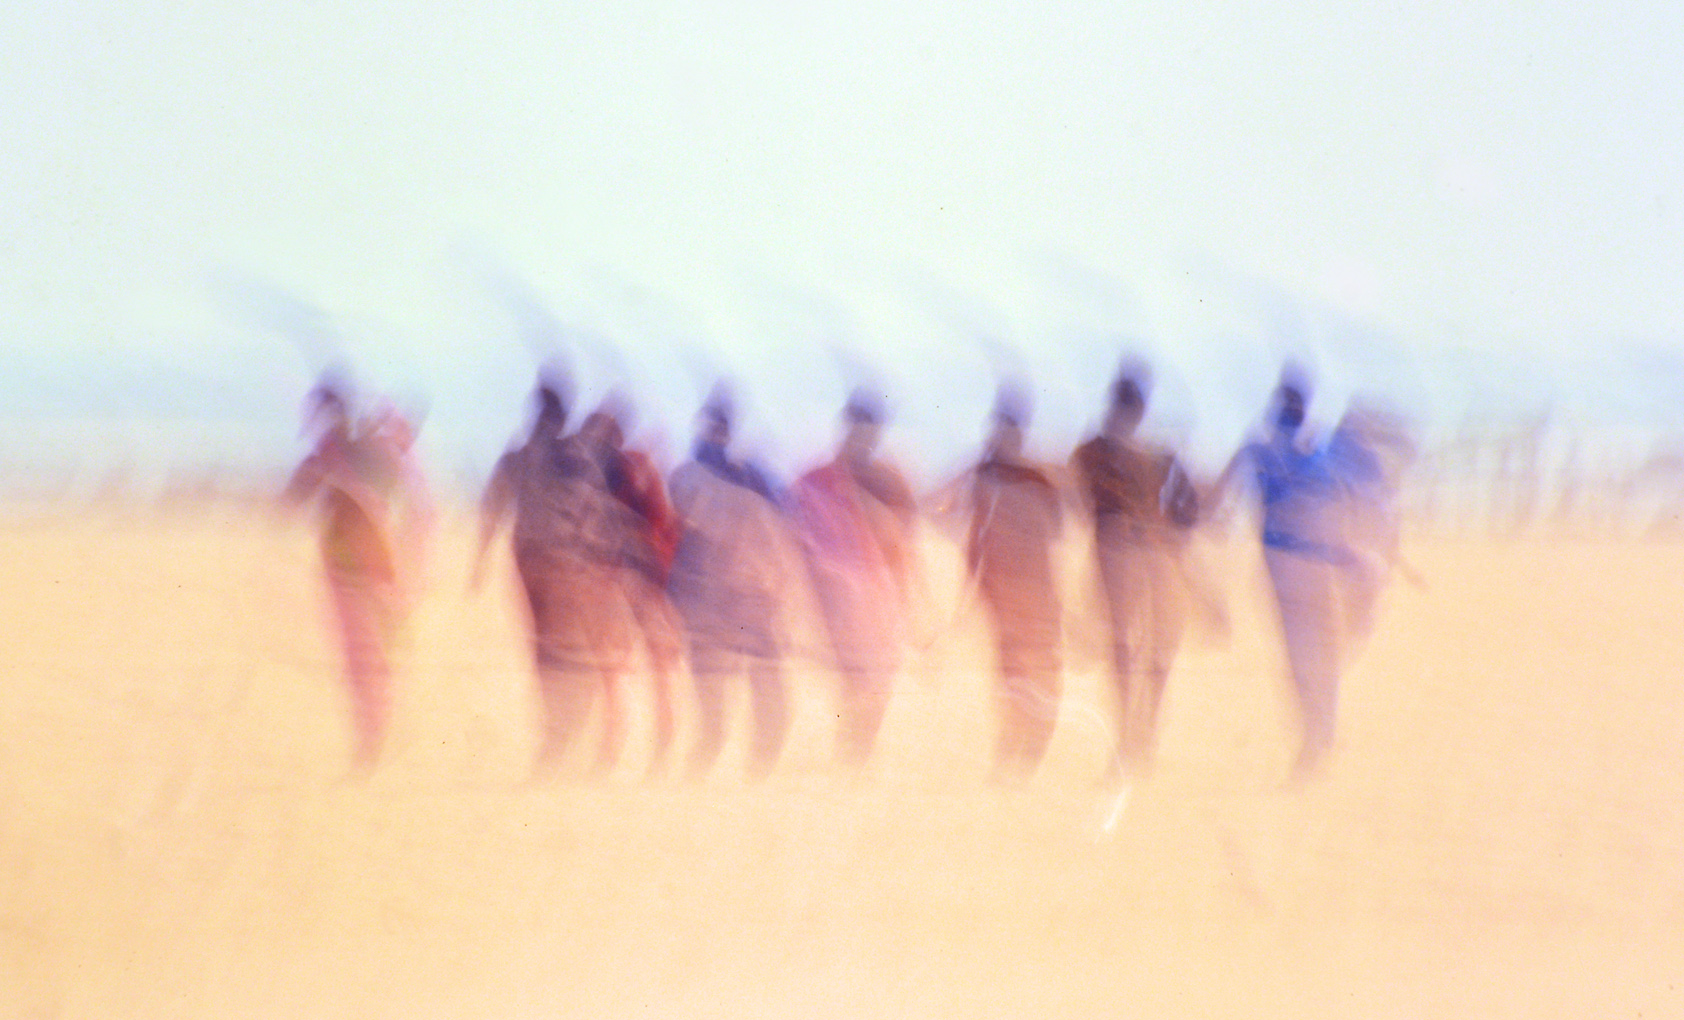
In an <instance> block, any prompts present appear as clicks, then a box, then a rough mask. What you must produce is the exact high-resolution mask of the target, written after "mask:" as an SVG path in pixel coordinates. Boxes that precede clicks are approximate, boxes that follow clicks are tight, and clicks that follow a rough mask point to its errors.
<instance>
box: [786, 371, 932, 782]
mask: <svg viewBox="0 0 1684 1020" xmlns="http://www.w3.org/2000/svg"><path fill="white" fill-rule="evenodd" d="M842 417H843V421H844V423H845V432H844V434H843V438H842V445H841V449H840V450H839V451H838V452H837V455H836V457H835V459H833V460H832V461H830V462H829V463H828V464H824V465H822V466H820V467H817V468H814V469H813V470H811V471H809V472H807V473H806V474H805V475H803V476H801V478H800V479H799V480H797V481H796V483H795V485H794V486H793V487H792V488H791V491H790V501H791V503H792V504H793V507H794V513H795V518H796V523H797V530H798V532H799V534H800V537H801V541H802V548H803V550H804V552H805V553H806V560H807V567H808V573H809V576H810V578H811V581H812V588H813V594H814V596H815V599H816V601H817V604H818V609H819V614H820V616H821V617H822V618H823V620H824V625H825V629H826V631H827V632H828V634H829V636H830V643H831V649H832V651H833V652H834V655H835V665H836V670H837V672H838V673H839V674H840V676H841V687H842V689H841V699H840V705H839V711H838V712H837V718H838V732H837V743H836V756H837V760H838V761H840V762H841V763H842V764H844V765H846V766H849V767H854V768H857V767H860V766H862V765H864V764H865V763H866V761H868V760H869V759H870V757H871V753H872V750H873V748H874V747H875V746H876V743H877V734H878V731H879V729H881V727H882V724H883V716H884V713H885V712H886V710H887V709H888V704H889V693H890V689H891V687H892V684H893V681H894V676H895V672H896V671H897V670H898V669H899V668H900V661H901V656H902V652H903V649H904V647H905V643H906V641H905V638H906V635H905V633H904V631H905V621H906V619H907V610H908V599H907V595H908V573H909V570H910V563H911V548H912V546H911V536H912V523H913V513H914V501H913V497H912V490H911V488H910V487H909V486H908V485H907V484H906V479H905V477H904V476H902V474H901V473H900V471H899V470H897V469H896V468H895V467H894V465H892V464H890V463H888V462H887V461H885V460H883V459H881V458H879V457H877V456H875V452H876V449H877V442H878V438H879V435H880V433H881V431H882V427H883V420H884V418H885V408H884V406H883V401H882V399H881V398H880V397H878V396H877V395H876V394H873V393H869V392H866V391H863V390H862V391H857V392H855V393H854V395H853V396H852V397H851V398H850V399H849V401H848V404H847V406H846V407H845V408H844V409H843V414H842Z"/></svg>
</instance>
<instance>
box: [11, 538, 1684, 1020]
mask: <svg viewBox="0 0 1684 1020" xmlns="http://www.w3.org/2000/svg"><path fill="white" fill-rule="evenodd" d="M470 550H471V533H470V529H469V527H468V526H467V523H466V522H465V521H461V520H457V521H452V522H447V524H446V525H445V526H444V527H443V528H442V530H441V532H440V534H439V535H438V536H437V541H436V543H435V545H434V547H433V548H432V550H431V555H430V560H429V562H430V569H429V575H428V581H429V586H428V588H427V592H426V595H425V597H424V599H423V600H422V601H421V603H420V604H419V606H418V608H417V610H416V612H415V614H414V616H413V618H412V619H411V621H410V624H409V627H408V630H407V632H406V647H405V649H404V651H403V654H402V656H401V659H400V660H399V663H398V666H397V673H396V678H395V681H394V696H395V710H394V720H393V730H392V734H391V738H390V741H389V744H388V748H387V754H386V757H385V758H384V759H383V760H382V762H381V763H380V765H379V767H378V769H377V770H376V771H375V772H374V774H373V775H372V776H370V777H368V778H367V779H366V780H360V781H358V780H351V779H348V778H347V775H348V754H349V745H350V733H349V723H348V719H347V712H346V699H345V695H344V691H343V689H342V685H341V683H340V680H339V672H338V669H339V667H338V659H337V652H336V650H335V649H334V648H333V646H332V645H331V643H330V640H329V631H328V628H327V624H326V607H325V597H324V594H323V592H322V589H321V583H320V578H319V572H318V569H317V564H318V560H317V556H316V553H315V549H314V543H313V538H312V536H311V535H310V533H309V532H308V530H307V528H306V527H305V526H304V525H303V524H301V523H299V522H291V523H287V522H282V521H280V520H278V519H274V518H267V517H264V516H261V515H254V514H239V513H235V512H232V511H227V512H214V513H206V514H202V515H197V516H195V515H185V514H178V515H175V516H173V517H157V516H153V517H148V518H141V517H138V516H135V515H122V514H118V513H114V512H87V513H81V512H78V513H74V514H71V513H66V514H65V515H64V516H63V517H62V518H60V519H56V520H50V519H47V518H45V517H37V518H36V519H24V518H21V517H16V516H14V517H13V518H11V519H10V520H9V523H5V524H4V525H0V559H3V562H5V563H6V564H7V566H8V569H7V571H6V573H5V579H4V580H3V581H0V634H3V639H0V655H3V656H4V666H5V668H4V677H5V680H4V683H3V684H0V720H4V723H3V727H4V730H3V733H0V1016H3V1017H23V1018H58V1017H65V1018H70V1017H76V1018H81V1017H90V1018H94V1017H99V1018H104V1017H172V1018H181V1017H218V1018H224V1017H316V1018H338V1017H347V1018H349V1017H357V1018H385V1017H394V1018H396V1017H405V1018H432V1017H450V1018H477V1017H485V1018H493V1017H496V1018H505V1017H508V1018H514V1017H573V1016H581V1017H620V1016H635V1017H683V1018H693V1017H704V1018H705V1017H720V1018H733V1020H735V1018H747V1017H855V1016H870V1017H878V1016H884V1017H938V1016H939V1017H948V1016H952V1017H1021V1016H1060V1017H1087V1016H1104V1017H1124V1016H1126V1017H1176V1018H1185V1017H1206V1016H1209V1017H1292V1018H1296V1020H1303V1018H1315V1017H1453V1016H1481V1017H1499V1016H1513V1017H1571V1018H1580V1017H1586V1016H1602V1017H1612V1016H1629V1017H1636V1016H1643V1017H1662V1016H1680V1015H1684V964H1681V963H1680V961H1684V740H1681V737H1684V695H1681V690H1680V683H1679V676H1678V672H1679V669H1680V665H1681V664H1684V626H1680V612H1681V610H1684V598H1681V597H1680V595H1679V585H1680V578H1681V577H1684V543H1679V542H1673V543H1661V542H1647V543H1645V542H1639V541H1635V540H1614V539H1598V540H1590V539H1585V540H1577V541H1567V540H1543V539H1526V540H1514V541H1504V542H1488V541H1476V540H1449V539H1437V540H1428V539H1420V540H1416V541H1413V542H1410V543H1408V544H1407V545H1406V549H1405V551H1406V555H1407V556H1408V558H1409V559H1410V561H1411V563H1412V564H1413V566H1414V567H1415V568H1416V569H1417V570H1418V571H1419V572H1420V574H1421V575H1422V577H1423V578H1424V580H1425V583H1426V586H1425V587H1414V586H1410V585H1407V584H1402V583H1399V584H1397V585H1395V586H1394V587H1393V588H1392V590H1390V591H1389V592H1388V593H1387V595H1386V598H1385V600H1384V602H1383V604H1382V609H1381V613H1380V615H1379V620H1378V625H1377V628H1376V632H1375V634H1374V637H1373V639H1372V641H1371V642H1370V644H1369V646H1368V647H1367V648H1366V649H1365V650H1364V651H1363V652H1362V653H1361V655H1360V656H1359V657H1358V658H1357V659H1356V661H1355V662H1354V663H1353V665H1352V666H1351V667H1350V669H1349V670H1348V672H1347V675H1346V678H1345V683H1344V686H1343V689H1342V704H1341V718H1340V734H1339V745H1338V748H1337V751H1336V754H1335V756H1334V758H1333V759H1332V760H1331V762H1330V763H1329V765H1328V767H1327V769H1326V771H1325V773H1324V774H1322V775H1320V776H1319V777H1317V778H1315V779H1314V780H1312V781H1311V782H1309V783H1307V784H1304V785H1302V786H1297V787H1287V786H1285V785H1283V780H1284V778H1285V776H1286V773H1287V769H1288V764H1289V762H1290V760H1291V757H1292V752H1293V750H1294V733H1293V729H1292V727H1293V721H1292V714H1291V712H1290V709H1289V706H1288V703H1287V700H1286V685H1285V682H1284V680H1283V679H1282V666H1281V661H1280V651H1279V646H1278V638H1277V637H1276V636H1275V635H1274V633H1273V632H1272V629H1271V628H1272V626H1273V621H1272V620H1271V618H1270V609H1269V606H1268V603H1267V602H1266V601H1265V600H1263V599H1262V598H1261V597H1260V593H1261V590H1262V589H1261V578H1262V572H1261V567H1260V564H1259V562H1258V557H1257V554H1256V550H1255V547H1254V546H1252V545H1249V544H1248V543H1246V542H1244V541H1242V540H1240V539H1239V538H1238V537H1236V538H1235V539H1234V540H1233V541H1232V542H1229V543H1227V544H1225V545H1222V546H1220V547H1213V548H1212V549H1210V550H1208V556H1209V562H1208V564H1207V567H1208V569H1209V572H1210V574H1211V575H1212V576H1213V577H1215V578H1219V579H1221V580H1222V581H1223V582H1224V586H1225V588H1226V591H1227V594H1228V597H1229V602H1230V609H1231V614H1232V632H1231V635H1230V637H1229V639H1228V640H1227V641H1226V642H1223V641H1215V640H1209V639H1206V640H1202V641H1201V640H1194V641H1192V642H1190V644H1189V645H1188V647H1187V648H1186V649H1185V651H1184V653H1183V655H1182V656H1181V658H1180V660H1179V661H1178V663H1177V668H1176V670H1175V672H1174V673H1173V675H1172V676H1171V679H1170V686H1169V692H1168V695H1167V701H1166V704H1165V709H1164V711H1165V715H1164V718H1163V723H1162V727H1161V737H1160V746H1159V755H1158V762H1157V767H1156V769H1155V770H1154V771H1153V772H1152V773H1151V775H1150V776H1149V777H1147V778H1145V779H1144V780H1142V781H1140V782H1139V783H1137V784H1136V785H1134V786H1133V788H1132V789H1131V790H1130V791H1128V794H1127V798H1126V801H1122V800H1120V796H1121V795H1120V793H1119V791H1118V789H1117V788H1116V787H1114V786H1109V785H1107V784H1106V783H1104V782H1103V781H1102V778H1101V777H1102V776H1103V774H1104V771H1105V764H1106V754H1107V750H1108V748H1107V739H1108V738H1107V737H1106V734H1105V727H1106V725H1108V721H1109V713H1110V709H1109V705H1108V703H1107V701H1106V700H1105V695H1104V693H1103V687H1102V684H1101V679H1100V670H1099V659H1098V657H1097V655H1096V654H1095V653H1094V651H1093V648H1092V645H1093V642H1092V640H1091V638H1092V636H1093V635H1092V628H1091V625H1089V624H1086V623H1082V622H1080V621H1078V622H1076V623H1073V624H1072V625H1071V627H1070V632H1071V641H1070V644H1071V648H1070V652H1069V665H1070V669H1069V670H1068V672H1067V676H1066V702H1065V706H1064V711H1063V714H1062V716H1061V718H1060V721H1059V728H1058V732H1057V735H1056V736H1055V738H1054V742H1053V746H1052V749H1051V751H1050V754H1049V757H1048V759H1047V760H1046V762H1045V764H1044V766H1043V768H1042V769H1041V771H1040V772H1039V773H1038V774H1037V775H1036V777H1035V778H1034V779H1033V781H1031V782H1030V783H1028V784H1027V785H1025V786H1023V787H1020V788H999V787H994V786H990V785H988V784H987V783H986V782H985V776H986V773H987V769H988V764H989V752H990V740H991V737H992V726H993V721H992V704H991V700H990V698H991V686H990V685H991V668H990V658H989V654H988V652H987V650H986V644H985V643H984V641H983V639H982V635H981V630H980V623H979V620H978V619H977V614H976V613H975V611H974V609H973V610H971V611H965V610H964V608H963V607H961V609H960V611H959V612H957V613H955V610H954V608H953V605H954V602H955V601H956V600H957V599H958V598H959V591H960V586H959V584H958V579H957V558H956V556H955V554H954V551H953V549H952V548H951V546H949V545H946V544H944V543H943V541H942V540H941V539H939V538H936V537H932V538H930V539H929V540H928V542H927V543H926V554H927V555H926V558H927V561H928V562H929V564H930V568H931V569H930V576H931V582H930V596H931V599H930V608H929V609H928V611H927V612H926V613H925V614H924V617H923V619H922V620H921V623H920V627H919V633H920V637H921V638H922V639H923V640H924V641H925V642H928V643H929V646H930V647H929V648H928V649H927V650H926V651H923V652H921V653H920V654H919V655H917V656H915V657H914V659H913V661H912V662H911V663H909V665H908V668H907V670H906V673H905V675H904V676H902V678H901V679H900V681H899V685H898V687H897V690H896V694H895V698H894V701H893V703H892V705H891V708H890V711H889V716H888V720H887V723H886V725H885V730H884V733H883V741H882V744H881V746H880V748H879V751H878V756H877V758H876V760H875V762H874V764H873V766H872V768H871V769H870V771H869V772H868V773H867V775H866V776H864V777H863V778H859V779H854V778H850V777H848V776H846V775H844V774H841V773H839V772H837V771H836V770H834V769H833V768H832V767H831V766H830V754H831V748H832V742H831V738H832V734H831V727H832V725H833V722H834V712H833V707H832V705H833V702H832V690H833V688H832V680H831V677H830V674H829V673H827V672H826V671H825V670H824V668H823V667H822V665H819V664H815V663H813V662H812V661H811V660H810V659H809V658H799V659H797V660H796V661H795V662H794V663H793V664H792V668H791V682H792V685H793V688H794V691H795V695H796V721H795V727H794V730H793V732H792V734H791V741H790V744H789V746H788V750H787V752H786V754H785V757H784V759H783V761H782V762H781V764H780V766H779V767H778V769H777V770H776V772H775V773H774V774H773V775H772V776H771V777H770V778H769V779H767V780H766V781H764V782H761V783H759V784H749V783H746V782H744V781H742V779H741V778H740V776H741V772H742V761H743V751H744V740H743V736H744V733H743V730H744V727H745V725H746V715H747V707H746V702H745V699H743V697H742V695H741V694H740V693H739V694H738V701H737V702H736V703H735V704H734V706H733V707H734V709H735V711H734V714H733V716H732V719H731V724H732V727H733V742H732V744H731V746H730V748H729V750H728V753H727V755H726V757H725V759H724V760H722V762H721V768H720V769H719V770H718V771H717V772H716V774H715V775H714V776H713V777H712V778H711V779H709V780H708V781H706V782H703V783H700V784H692V783H686V782H684V781H682V780H680V779H678V778H676V777H667V778H658V779H653V780H650V779H646V778H645V776H644V775H643V764H644V762H643V759H644V756H645V752H644V750H643V748H644V747H645V746H646V744H647V737H648V732H649V710H648V706H647V703H646V702H647V698H646V697H645V696H643V690H644V688H642V687H641V686H637V685H634V688H633V690H634V695H633V697H632V702H633V706H634V709H635V712H636V714H635V715H634V718H633V725H632V730H631V738H632V741H633V743H632V745H631V752H634V753H630V754H629V755H628V758H627V760H626V761H624V762H623V763H622V765H621V766H620V768H619V769H618V770H617V771H615V772H614V773H612V774H611V775H609V776H607V777H606V778H603V779H587V778H585V774H586V772H587V764H586V762H585V761H584V758H585V757H586V755H584V754H581V755H580V758H579V760H578V761H576V762H574V763H573V764H572V765H571V766H570V768H569V769H568V770H565V771H564V774H563V775H562V776H561V777H559V778H558V779H556V780H554V781H552V782H547V783H542V784H534V783H531V782H530V781H529V779H528V774H529V770H530V764H531V755H532V752H533V749H534V746H535V742H536V705H535V701H534V695H533V691H532V682H531V674H530V667H529V663H528V660H527V657H526V653H525V650H524V645H523V641H524V638H523V635H522V621H521V618H520V616H519V615H518V613H517V611H516V609H515V604H514V602H513V601H512V598H511V597H510V592H509V584H510V580H509V575H510V569H509V567H508V564H507V563H506V562H502V561H500V565H499V568H498V571H497V572H496V574H495V576H494V577H493V579H492V581H491V583H490V584H488V585H487V587H486V589H485V590H483V591H481V592H480V593H478V594H469V593H468V592H467V590H466V576H467V567H468V560H469V554H470ZM1080 561H1081V551H1080V549H1079V548H1076V547H1074V546H1073V547H1072V549H1070V550H1067V556H1066V562H1067V564H1068V565H1069V566H1070V567H1071V570H1070V574H1071V575H1072V576H1070V577H1068V578H1067V584H1066V588H1067V589H1068V591H1069V599H1070V604H1071V608H1072V609H1073V610H1074V609H1080V608H1081V607H1082V605H1083V603H1084V600H1085V599H1086V598H1087V596H1086V595H1084V594H1083V591H1084V589H1083V587H1082V585H1083V583H1084V582H1083V577H1084V575H1083V574H1082V573H1081V571H1080V570H1079V569H1077V564H1079V563H1080ZM798 643H799V644H800V645H801V646H802V648H803V649H810V648H811V647H812V645H813V642H812V641H811V639H810V637H806V638H803V639H802V640H801V641H800V642H798ZM681 690H682V691H683V692H684V693H685V694H686V695H688V687H687V685H686V686H683V687H681ZM689 707H690V706H689V704H688V701H687V700H686V703H685V704H684V708H685V709H687V710H688V709H689ZM684 721H685V723H687V722H688V718H687V717H686V718H685V720H684ZM688 732H689V731H688V728H687V727H686V728H685V729H684V730H682V731H681V740H687V737H688ZM1119 809H1120V811H1119ZM1108 823H1109V824H1108Z"/></svg>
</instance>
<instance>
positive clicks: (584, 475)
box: [473, 377, 629, 774]
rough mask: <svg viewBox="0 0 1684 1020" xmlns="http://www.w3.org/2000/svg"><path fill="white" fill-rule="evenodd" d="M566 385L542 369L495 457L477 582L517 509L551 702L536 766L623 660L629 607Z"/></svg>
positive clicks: (612, 528)
mask: <svg viewBox="0 0 1684 1020" xmlns="http://www.w3.org/2000/svg"><path fill="white" fill-rule="evenodd" d="M567 392H568V389H567V387H566V385H565V383H564V382H563V381H561V380H556V379H549V378H542V377H541V378H540V382H539V386H538V388H537V391H536V397H535V399H536V401H537V405H538V407H537V416H536V420H535V421H534V423H533V426H532V431H531V433H530V434H529V435H528V437H527V439H526V441H525V442H524V443H522V444H521V445H520V446H518V447H516V448H514V449H512V450H510V451H509V452H507V453H505V454H504V455H503V456H502V458H501V459H499V460H498V462H497V467H496V469H495V471H494V472H493V473H492V476H491V480H490V482H489V483H488V484H487V486H486V490H485V495H484V497H483V498H482V500H481V503H480V533H479V546H478V549H477V552H476V556H475V561H474V570H473V583H474V584H475V585H476V586H477V584H478V582H479V579H480V577H481V576H482V575H483V572H484V564H485V559H486V554H487V551H488V550H489V548H490V546H491V542H492V540H493V539H494V538H495V537H496V535H497V531H498V529H499V528H500V526H501V523H502V521H503V519H504V518H505V517H507V516H509V515H510V514H511V513H512V514H513V517H514V527H513V540H512V544H513V551H514V561H515V568H516V570H517V572H518V573H519V575H520V581H521V586H522V588H523V589H524V591H525V594H526V602H527V608H528V610H529V613H530V621H531V624H532V647H533V659H534V664H535V667H536V673H537V679H538V690H539V696H540V698H541V699H542V702H543V706H544V723H543V736H542V739H541V742H540V744H539V749H538V753H537V760H536V765H535V772H536V773H538V774H542V773H547V772H550V771H552V770H553V769H554V768H555V767H556V766H557V765H558V764H559V763H560V760H561V758H562V756H563V755H564V754H565V752H566V750H567V748H568V746H569V745H570V744H571V743H572V741H573V739H574V738H575V737H576V736H577V735H578V733H579V731H580V730H581V729H583V727H584V725H585V723H586V721H587V719H588V716H589V713H590V710H591V705H592V703H593V701H594V700H595V697H596V694H597V692H598V690H604V692H605V693H606V690H607V688H608V687H609V685H610V678H611V677H612V676H613V675H614V674H615V673H616V672H617V671H618V670H619V669H620V668H621V667H622V666H623V660H624V655H625V650H626V647H627V645H628V643H629V636H628V633H627V628H628V626H629V624H628V621H627V619H626V616H627V612H626V607H625V604H624V600H623V598H621V597H620V589H619V586H618V584H617V583H616V582H617V577H616V571H617V564H618V562H619V560H618V558H619V554H620V541H619V537H618V533H617V528H618V526H619V523H620V518H619V516H618V515H617V514H616V513H615V512H614V505H615V502H616V501H615V500H614V498H613V496H612V495H610V493H609V491H608V482H607V479H606V478H605V477H604V475H603V472H602V470H601V468H600V467H599V466H598V464H597V461H596V460H595V459H594V458H593V457H592V456H591V452H590V449H589V447H588V438H580V437H576V436H568V435H566V434H565V433H564V429H565V427H566V424H567V414H568V408H567V402H566V397H565V396H564V394H566V393H567Z"/></svg>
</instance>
